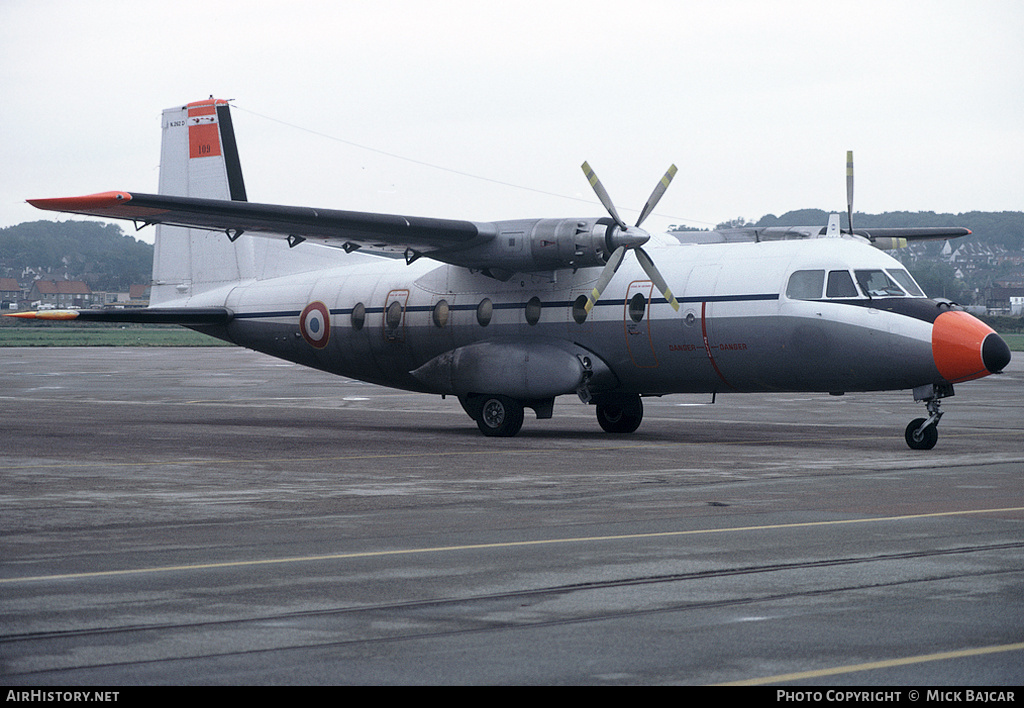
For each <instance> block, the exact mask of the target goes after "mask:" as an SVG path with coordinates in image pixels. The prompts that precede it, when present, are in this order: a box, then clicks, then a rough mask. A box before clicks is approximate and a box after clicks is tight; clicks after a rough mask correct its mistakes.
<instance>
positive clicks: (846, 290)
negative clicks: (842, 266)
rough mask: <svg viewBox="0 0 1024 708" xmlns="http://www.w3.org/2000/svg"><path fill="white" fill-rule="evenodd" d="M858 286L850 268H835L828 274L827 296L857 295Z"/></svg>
mask: <svg viewBox="0 0 1024 708" xmlns="http://www.w3.org/2000/svg"><path fill="white" fill-rule="evenodd" d="M858 294H859V293H858V292H857V286H856V285H854V284H853V277H852V276H851V275H850V271H848V270H833V271H829V274H828V285H827V286H826V287H825V297H857V295H858Z"/></svg>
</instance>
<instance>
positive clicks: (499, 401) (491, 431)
mask: <svg viewBox="0 0 1024 708" xmlns="http://www.w3.org/2000/svg"><path fill="white" fill-rule="evenodd" d="M474 417H475V418H476V427H478V428H480V432H481V433H483V434H484V435H486V436H488V437H493V438H511V437H513V436H514V435H515V434H516V433H518V432H519V429H520V428H522V427H523V405H522V404H521V403H520V402H519V401H517V400H515V399H513V398H509V397H507V396H483V397H481V399H480V401H479V403H478V404H477V408H476V415H475V416H474Z"/></svg>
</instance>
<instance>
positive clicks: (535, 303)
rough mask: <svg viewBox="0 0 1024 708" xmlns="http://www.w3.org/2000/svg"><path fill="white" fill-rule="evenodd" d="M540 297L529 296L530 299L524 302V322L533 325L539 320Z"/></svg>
mask: <svg viewBox="0 0 1024 708" xmlns="http://www.w3.org/2000/svg"><path fill="white" fill-rule="evenodd" d="M540 310H541V304H540V298H539V297H531V298H530V301H529V302H527V303H526V324H528V325H535V324H537V323H538V322H540Z"/></svg>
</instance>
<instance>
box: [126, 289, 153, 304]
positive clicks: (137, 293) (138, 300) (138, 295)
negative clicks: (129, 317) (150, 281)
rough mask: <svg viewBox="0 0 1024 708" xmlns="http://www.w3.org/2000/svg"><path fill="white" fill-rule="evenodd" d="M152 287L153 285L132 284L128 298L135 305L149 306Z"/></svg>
mask: <svg viewBox="0 0 1024 708" xmlns="http://www.w3.org/2000/svg"><path fill="white" fill-rule="evenodd" d="M151 289H152V286H151V285H132V286H131V287H130V288H129V289H128V299H129V300H130V302H131V304H132V305H134V306H135V307H148V306H149V293H150V290H151Z"/></svg>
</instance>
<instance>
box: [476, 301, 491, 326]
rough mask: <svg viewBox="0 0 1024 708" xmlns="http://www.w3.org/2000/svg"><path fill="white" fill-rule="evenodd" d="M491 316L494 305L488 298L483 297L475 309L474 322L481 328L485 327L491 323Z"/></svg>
mask: <svg viewBox="0 0 1024 708" xmlns="http://www.w3.org/2000/svg"><path fill="white" fill-rule="evenodd" d="M493 314H494V304H493V303H492V302H491V300H490V298H486V297H485V298H484V299H483V300H481V301H480V304H479V305H477V307H476V321H477V322H479V323H480V326H481V327H486V326H487V325H489V324H490V323H491V315H493Z"/></svg>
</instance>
